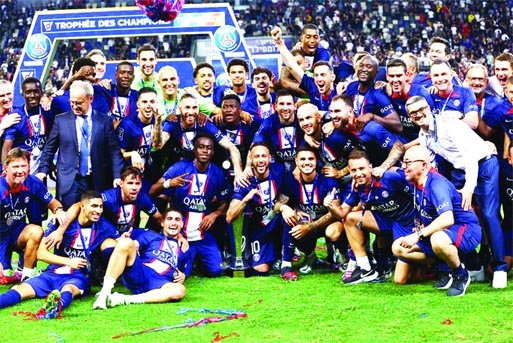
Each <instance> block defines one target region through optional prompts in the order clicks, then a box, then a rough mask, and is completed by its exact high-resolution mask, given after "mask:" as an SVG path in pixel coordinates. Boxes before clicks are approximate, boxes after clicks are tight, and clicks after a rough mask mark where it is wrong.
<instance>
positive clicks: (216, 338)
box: [211, 332, 239, 343]
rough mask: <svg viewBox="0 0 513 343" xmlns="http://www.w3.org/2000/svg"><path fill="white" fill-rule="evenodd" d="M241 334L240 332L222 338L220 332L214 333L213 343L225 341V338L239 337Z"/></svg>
mask: <svg viewBox="0 0 513 343" xmlns="http://www.w3.org/2000/svg"><path fill="white" fill-rule="evenodd" d="M238 335H239V333H238V332H232V333H231V334H229V335H226V336H221V335H220V334H219V332H214V338H212V341H211V342H212V343H215V342H219V341H220V340H223V339H225V338H229V337H233V336H238Z"/></svg>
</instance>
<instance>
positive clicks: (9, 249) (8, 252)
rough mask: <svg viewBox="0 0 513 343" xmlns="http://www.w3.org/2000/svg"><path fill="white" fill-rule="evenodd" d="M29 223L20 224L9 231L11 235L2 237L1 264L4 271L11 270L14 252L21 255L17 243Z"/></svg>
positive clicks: (0, 239)
mask: <svg viewBox="0 0 513 343" xmlns="http://www.w3.org/2000/svg"><path fill="white" fill-rule="evenodd" d="M26 226H27V223H24V222H20V223H19V224H18V225H17V226H16V227H13V228H11V230H9V231H10V232H11V233H10V234H7V235H4V234H2V235H1V236H0V263H1V264H2V267H3V268H4V269H11V258H12V253H13V252H14V251H16V252H18V253H21V252H22V251H21V250H19V249H18V246H17V242H18V238H19V237H20V235H21V232H22V231H23V229H24V228H25V227H26Z"/></svg>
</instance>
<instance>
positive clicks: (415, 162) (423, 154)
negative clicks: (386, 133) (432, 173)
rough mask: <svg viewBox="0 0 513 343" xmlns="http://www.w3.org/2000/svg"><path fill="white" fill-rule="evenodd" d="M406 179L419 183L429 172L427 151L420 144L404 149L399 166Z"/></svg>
mask: <svg viewBox="0 0 513 343" xmlns="http://www.w3.org/2000/svg"><path fill="white" fill-rule="evenodd" d="M401 167H402V168H403V170H404V174H405V177H406V180H408V181H411V182H413V183H416V184H419V183H421V182H422V181H423V179H424V176H425V175H427V173H428V172H429V168H430V166H429V151H428V150H427V149H426V148H425V147H422V146H420V145H417V146H413V147H411V148H409V149H408V150H406V152H405V154H404V157H403V162H402V166H401Z"/></svg>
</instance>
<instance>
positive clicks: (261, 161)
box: [251, 145, 271, 179]
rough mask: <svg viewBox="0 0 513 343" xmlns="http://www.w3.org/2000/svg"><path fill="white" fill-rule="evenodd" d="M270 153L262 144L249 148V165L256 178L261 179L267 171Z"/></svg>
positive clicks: (265, 175)
mask: <svg viewBox="0 0 513 343" xmlns="http://www.w3.org/2000/svg"><path fill="white" fill-rule="evenodd" d="M270 164H271V153H270V152H269V149H267V148H266V147H265V146H263V145H256V146H254V147H253V148H252V149H251V166H252V167H253V171H254V174H255V176H256V177H257V178H259V179H263V178H265V177H267V175H268V173H269V165H270Z"/></svg>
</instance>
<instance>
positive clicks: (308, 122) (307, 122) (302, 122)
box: [297, 104, 320, 136]
mask: <svg viewBox="0 0 513 343" xmlns="http://www.w3.org/2000/svg"><path fill="white" fill-rule="evenodd" d="M297 120H298V122H299V127H300V128H301V130H303V132H304V133H305V134H306V135H309V136H312V135H314V134H315V133H316V131H317V129H318V128H319V124H320V114H319V113H318V112H317V111H316V110H315V107H313V106H309V105H308V104H305V105H303V106H301V107H299V108H298V110H297Z"/></svg>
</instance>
